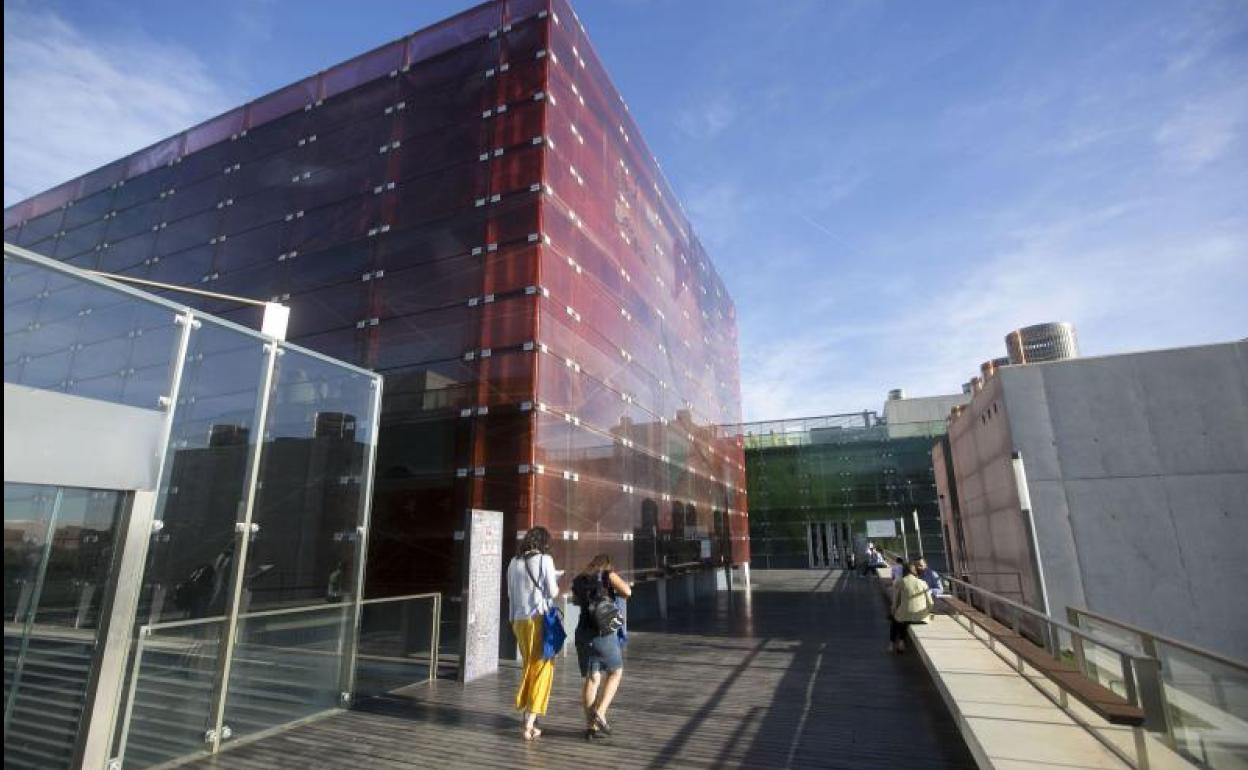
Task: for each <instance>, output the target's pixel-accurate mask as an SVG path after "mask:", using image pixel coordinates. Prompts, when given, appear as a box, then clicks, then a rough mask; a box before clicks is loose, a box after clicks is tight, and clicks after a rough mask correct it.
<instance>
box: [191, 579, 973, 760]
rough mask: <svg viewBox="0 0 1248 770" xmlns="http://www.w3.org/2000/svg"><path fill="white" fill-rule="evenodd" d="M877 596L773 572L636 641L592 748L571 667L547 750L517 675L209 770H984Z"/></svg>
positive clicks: (258, 750)
mask: <svg viewBox="0 0 1248 770" xmlns="http://www.w3.org/2000/svg"><path fill="white" fill-rule="evenodd" d="M886 646H887V625H886V621H885V615H884V607H883V603H882V602H881V601H880V596H879V592H878V589H877V588H876V586H875V582H874V580H867V579H861V578H856V577H853V576H851V575H847V574H845V573H842V572H839V571H758V572H755V583H754V590H753V592H752V593H751V594H748V595H747V594H743V593H741V592H737V593H734V594H731V595H729V594H726V593H721V594H719V596H718V598H717V601H716V602H715V604H714V606H711V605H709V604H708V605H706V606H705V607H702V608H699V609H698V610H688V611H686V614H683V615H681V616H680V617H677V618H672V619H669V620H667V621H653V622H648V623H646V624H644V625H639V626H636V627H634V628H633V629H632V639H631V641H630V644H629V650H628V653H627V657H626V667H625V669H626V673H625V676H624V682H623V684H622V686H621V688H620V694H619V696H618V698H617V700H616V703H615V706H614V707H613V708H612V712H611V714H610V718H611V722H612V724H613V726H614V728H615V736H614V738H612V739H611V740H609V741H606V742H603V743H595V744H593V745H589V744H586V743H585V742H584V741H583V740H582V738H581V729H582V724H583V723H582V719H581V716H580V715H581V709H580V706H579V704H578V702H577V700H578V695H579V690H578V688H579V684H580V680H579V678H578V675H577V670H576V661H575V658H574V657H568V658H566V659H561V660H560V661H559V664H558V665H557V668H556V675H555V691H554V694H553V696H552V698H551V704H550V713H549V716H548V717H547V718H546V719H545V720H543V722H542V725H543V729H544V731H545V735H543V736H542V738H540V739H539V740H538V741H537V742H536V743H534V744H525V743H523V742H522V741H521V740H520V737H519V720H518V717H517V716H516V714H515V712H514V711H513V710H512V708H511V703H512V696H513V693H514V688H515V683H516V681H517V679H518V673H519V672H518V670H516V669H515V668H512V667H505V668H504V669H503V670H502V671H501V672H500V673H499V675H498V676H492V677H487V678H486V679H484V680H481V681H478V682H474V683H472V684H470V685H467V686H460V685H458V684H456V683H454V682H438V683H437V684H435V685H433V686H432V687H427V688H424V687H422V688H414V689H412V690H411V691H410V693H409V694H407V695H392V696H388V697H386V698H381V699H375V700H372V701H369V702H366V703H364V704H361V705H360V706H359V707H358V708H356V709H355V710H353V711H350V712H344V713H342V714H340V715H335V716H332V717H329V718H327V719H323V720H320V721H317V722H313V723H310V724H306V725H302V726H299V727H296V728H293V729H291V730H289V731H286V732H284V733H281V734H278V735H275V736H272V737H269V738H266V739H263V740H260V741H257V742H255V743H252V744H250V745H245V746H239V747H238V748H237V749H234V750H231V751H227V752H224V753H222V754H219V755H217V756H216V757H214V758H211V759H208V760H203V761H200V762H197V763H195V764H193V765H191V766H192V767H197V768H236V769H237V770H259V768H344V769H347V768H349V769H350V770H363V769H364V768H379V769H386V770H390V769H393V770H399V769H400V768H417V767H419V768H466V767H481V768H508V769H510V768H516V767H533V768H549V769H550V770H562V769H565V768H566V770H583V769H584V768H597V767H601V768H616V767H621V768H624V767H627V768H646V769H647V770H654V769H657V768H666V767H672V768H677V767H679V768H748V769H749V770H754V769H755V768H816V767H820V768H843V770H884V768H893V767H902V766H904V767H906V768H907V770H973V768H974V767H975V764H974V760H973V759H972V758H971V755H970V753H969V752H968V750H967V748H966V745H965V743H964V742H963V739H962V737H961V735H960V734H959V733H958V730H957V726H956V725H955V723H954V720H953V718H952V717H951V716H950V714H949V712H948V711H947V710H946V708H945V706H944V703H943V702H942V701H941V699H940V696H939V694H938V693H937V691H936V689H935V687H934V686H933V684H932V682H931V679H930V677H929V676H928V673H927V671H926V670H925V669H924V668H923V665H922V663H921V662H920V661H919V660H918V658H917V657H916V656H913V655H910V656H906V657H896V656H893V655H890V654H888V653H886V652H885V647H886Z"/></svg>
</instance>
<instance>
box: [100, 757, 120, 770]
mask: <svg viewBox="0 0 1248 770" xmlns="http://www.w3.org/2000/svg"><path fill="white" fill-rule="evenodd" d="M104 770H121V758H120V757H113V758H112V759H110V760H108V764H106V765H104Z"/></svg>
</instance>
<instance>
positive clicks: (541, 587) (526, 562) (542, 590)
mask: <svg viewBox="0 0 1248 770" xmlns="http://www.w3.org/2000/svg"><path fill="white" fill-rule="evenodd" d="M538 558H539V559H540V558H541V554H538ZM520 560H521V561H523V562H524V572H525V574H526V575H528V576H529V580H532V581H533V587H534V588H536V589H537V591H538V593H540V594H541V595H542V598H543V599H545V598H546V586H544V585H542V584H541V583H539V582H538V581H537V578H535V577H533V570H532V568H531V565H530V564H529V557H528V556H521V557H520ZM543 566H544V565H543Z"/></svg>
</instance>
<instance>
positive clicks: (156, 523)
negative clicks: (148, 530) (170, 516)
mask: <svg viewBox="0 0 1248 770" xmlns="http://www.w3.org/2000/svg"><path fill="white" fill-rule="evenodd" d="M164 528H165V522H163V521H161V520H160V519H152V534H153V535H155V534H158V533H159V532H161V531H162V530H163V529H164Z"/></svg>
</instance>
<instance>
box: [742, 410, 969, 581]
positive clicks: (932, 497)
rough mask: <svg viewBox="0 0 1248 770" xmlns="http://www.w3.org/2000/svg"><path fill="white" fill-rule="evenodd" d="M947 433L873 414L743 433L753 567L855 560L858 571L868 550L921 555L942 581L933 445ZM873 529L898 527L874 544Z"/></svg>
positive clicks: (936, 425) (936, 423)
mask: <svg viewBox="0 0 1248 770" xmlns="http://www.w3.org/2000/svg"><path fill="white" fill-rule="evenodd" d="M886 414H887V410H886ZM944 430H945V422H944V420H943V419H939V420H936V419H929V420H920V421H911V422H898V421H895V420H894V421H889V420H888V419H886V418H882V417H880V416H879V414H878V413H876V412H873V411H864V412H856V413H851V414H838V415H829V416H823V417H812V418H800V419H792V420H778V421H770V422H756V423H746V424H744V425H742V426H740V432H741V435H742V438H743V442H744V445H745V463H746V480H747V490H748V495H747V499H748V500H749V506H750V509H749V510H750V548H751V552H752V559H751V562H752V565H753V567H754V568H755V569H768V568H784V569H791V568H805V567H845V566H848V563H849V554H850V553H853V554H854V555H855V561H856V563H858V564H861V559H862V554H863V552H864V551H865V548H866V544H867V542H868V541H871V542H874V543H875V544H876V545H877V546H882V547H884V548H887V549H888V550H891V551H895V552H897V553H909V554H910V555H917V554H919V553H922V554H923V555H924V556H925V557H926V558H927V560H928V562H929V563H930V564H931V565H932V566H933V567H934V568H935V569H936V570H937V571H942V572H943V571H944V569H945V563H946V562H945V537H944V533H943V532H942V530H941V521H940V505H941V501H940V499H939V497H938V495H937V491H936V480H935V475H934V471H933V469H932V444H933V441H934V439H935V438H936V437H938V436H940V435H942V434H943V433H944ZM916 513H917V519H918V532H917V533H916V531H915V518H916ZM902 520H904V530H903V528H902V525H901V521H902ZM868 522H876V523H875V525H874V526H875V527H877V528H879V527H881V526H886V524H887V522H893V523H894V527H895V530H894V531H895V533H896V534H895V535H894V536H893V537H881V536H879V535H878V534H876V533H878V531H879V530H878V529H876V530H875V531H874V532H872V533H871V534H870V535H869V534H868ZM903 532H904V535H903Z"/></svg>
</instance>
